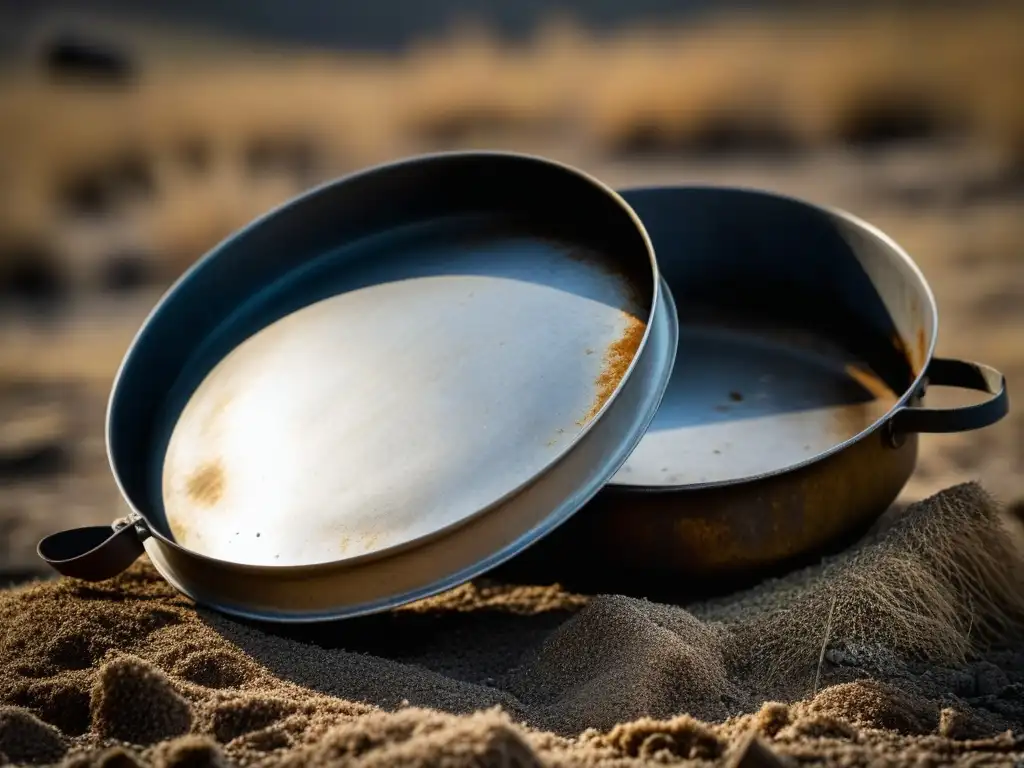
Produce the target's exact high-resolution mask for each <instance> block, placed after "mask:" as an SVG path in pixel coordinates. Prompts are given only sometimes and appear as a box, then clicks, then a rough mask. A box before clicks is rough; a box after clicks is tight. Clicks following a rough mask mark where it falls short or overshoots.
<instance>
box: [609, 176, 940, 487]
mask: <svg viewBox="0 0 1024 768" xmlns="http://www.w3.org/2000/svg"><path fill="white" fill-rule="evenodd" d="M626 194H627V196H628V198H627V199H628V200H629V201H630V203H631V204H632V205H633V206H634V207H635V209H636V210H637V211H638V213H640V215H641V218H643V220H644V221H645V223H646V224H647V226H649V227H650V230H651V232H653V233H656V238H657V240H656V251H657V253H658V257H659V264H660V266H661V269H662V273H663V275H664V277H665V280H666V282H668V283H669V285H670V286H671V287H672V291H673V294H674V295H675V296H676V299H677V303H678V306H679V307H680V334H681V336H680V345H681V349H683V350H684V351H685V352H684V354H683V355H681V357H680V359H679V362H678V364H677V365H676V368H675V371H674V372H673V375H672V381H671V383H670V385H669V390H668V392H667V393H666V397H665V400H664V401H663V402H662V405H661V407H660V409H659V411H658V415H657V417H656V418H655V421H654V423H653V424H652V425H651V428H650V429H649V430H648V432H647V435H645V437H644V439H643V440H642V441H641V443H640V445H639V446H638V448H637V450H636V451H634V452H633V454H632V455H631V456H630V458H629V461H627V462H626V464H625V466H623V467H622V469H621V470H620V472H619V473H618V474H617V475H616V476H615V477H614V478H613V480H612V484H613V485H623V486H631V487H656V488H672V487H678V488H681V487H692V486H695V485H704V484H715V483H728V482H738V481H744V480H750V479H754V478H758V477H762V476H765V475H769V474H773V473H776V472H782V471H786V470H789V469H792V468H794V467H796V466H799V465H801V464H804V463H808V462H812V461H815V460H817V459H819V458H821V457H822V456H824V455H826V454H828V453H829V452H831V451H833V450H836V449H837V448H839V447H840V446H842V445H844V444H846V443H847V442H849V441H851V440H853V439H855V438H857V437H858V436H859V435H860V434H861V433H863V432H864V431H865V430H868V429H870V428H871V427H873V426H875V425H877V424H879V423H880V422H881V420H882V419H884V417H885V416H886V415H887V414H889V413H890V412H891V411H892V410H893V409H894V408H895V407H896V406H897V404H898V403H900V402H901V401H902V400H903V399H905V398H906V397H909V395H910V392H911V388H912V385H913V384H914V381H915V380H916V379H917V377H918V376H919V375H920V374H921V373H922V372H923V370H924V365H925V362H926V360H927V359H928V357H929V356H930V352H931V347H932V345H933V343H934V336H935V312H934V306H933V302H932V300H931V296H930V294H929V292H928V290H927V288H926V287H925V285H924V283H923V281H922V280H921V278H920V275H919V274H918V273H917V271H916V269H915V268H913V267H912V266H911V265H909V264H907V263H906V262H905V261H904V260H902V259H900V258H894V257H893V256H894V253H895V252H892V253H886V249H885V245H884V241H882V240H879V239H869V238H866V237H865V234H864V232H863V230H862V225H860V224H859V223H854V222H851V221H849V220H847V219H845V218H844V217H842V216H830V215H828V214H826V213H824V212H821V211H819V210H818V209H816V208H813V207H811V206H808V205H806V204H803V203H800V202H798V201H794V200H789V199H787V198H783V197H777V196H774V195H770V194H767V193H756V192H747V191H742V190H721V189H706V188H705V189H693V190H661V189H654V190H637V191H631V192H627V193H626ZM681 211H685V212H686V213H685V215H680V212H681ZM654 236H655V235H652V237H654Z"/></svg>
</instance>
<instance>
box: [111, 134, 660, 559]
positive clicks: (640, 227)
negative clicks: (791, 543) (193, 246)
mask: <svg viewBox="0 0 1024 768" xmlns="http://www.w3.org/2000/svg"><path fill="white" fill-rule="evenodd" d="M458 158H462V159H467V158H477V159H489V158H490V159H499V158H505V159H508V160H521V161H527V162H531V163H534V164H537V165H539V166H547V167H548V168H554V169H558V170H560V171H562V172H566V173H569V174H571V175H573V176H575V177H577V178H578V179H580V180H582V181H583V182H584V183H586V184H588V185H589V186H591V187H592V188H594V189H596V190H597V191H598V192H599V193H601V194H602V195H604V196H605V197H606V198H607V199H609V200H611V202H613V203H614V204H615V205H616V206H617V208H618V209H619V210H620V211H622V212H623V213H625V214H626V216H627V218H628V219H629V221H630V223H631V224H632V225H633V228H634V230H635V231H636V233H637V234H639V235H640V237H641V242H642V244H643V248H644V250H645V251H646V256H647V261H648V268H649V272H648V274H649V276H650V278H651V280H652V286H651V300H650V302H649V304H648V311H647V317H646V318H645V328H644V333H643V336H642V338H641V340H640V343H639V345H638V346H637V350H636V352H635V353H634V355H633V359H632V360H631V361H630V363H629V365H628V366H627V368H626V370H625V372H624V373H623V375H622V378H621V379H620V380H619V382H618V383H617V385H616V387H615V389H614V390H613V391H612V393H611V394H610V395H609V396H608V398H607V399H606V400H605V401H604V403H602V405H601V407H600V408H599V409H598V410H597V412H596V413H594V415H593V416H592V418H591V419H590V420H589V421H588V423H587V424H586V425H584V427H583V428H582V429H581V430H580V432H579V433H578V434H577V435H576V436H575V437H574V439H573V441H572V443H570V446H569V448H567V450H566V451H564V452H563V453H562V455H561V456H559V457H558V458H556V459H555V460H553V461H552V462H551V463H549V464H548V465H547V466H545V467H544V468H543V469H541V470H540V471H539V472H538V473H536V474H535V475H533V476H531V477H529V478H527V479H526V480H525V481H523V482H522V483H520V484H519V485H518V486H516V487H515V488H512V489H510V490H509V491H507V492H506V493H504V494H503V495H502V496H501V497H500V498H496V499H494V500H492V501H491V502H490V503H488V504H487V505H486V506H483V507H481V508H479V509H477V510H475V511H474V512H473V513H472V514H470V515H468V516H466V517H464V518H462V519H460V520H457V521H455V522H453V523H450V524H449V525H447V526H445V527H443V528H440V529H437V530H435V531H432V532H430V533H428V534H425V535H423V536H420V537H418V538H415V539H413V540H410V541H406V542H402V543H400V544H396V545H393V546H391V547H386V548H384V549H380V550H376V551H373V552H368V553H364V554H361V555H356V556H353V557H348V558H336V559H333V560H324V561H318V562H312V563H302V564H300V565H272V564H265V565H257V564H251V563H240V562H236V561H233V560H225V559H223V558H217V557H212V556H209V555H204V554H201V553H198V552H195V551H194V550H192V549H189V548H187V547H184V546H183V545H181V544H179V543H178V542H176V541H174V540H173V539H172V538H170V537H169V536H167V535H166V534H165V533H164V532H163V531H162V530H160V527H159V526H157V525H155V524H154V523H153V521H152V520H151V519H150V516H149V515H147V514H146V513H145V512H143V511H142V510H140V509H139V508H138V506H137V505H136V503H135V501H134V500H133V499H132V498H131V497H130V496H129V494H128V493H127V491H126V489H125V486H124V481H123V478H122V473H121V472H120V471H119V469H118V464H119V462H118V461H117V459H116V457H115V455H114V450H113V449H112V425H113V420H114V415H115V409H116V402H117V400H118V399H119V397H120V396H121V393H122V391H123V387H124V381H125V376H126V369H127V368H128V366H129V365H130V362H131V360H132V358H133V357H134V356H135V354H136V350H137V349H138V348H139V347H140V345H141V342H142V339H143V336H144V335H145V334H146V332H147V329H149V328H150V327H151V325H152V324H153V323H154V322H155V321H156V318H157V317H158V315H160V314H161V313H162V311H163V310H164V308H165V306H166V305H167V304H168V303H169V302H170V301H171V300H172V298H174V297H176V296H179V295H180V294H181V293H182V292H183V291H185V290H187V288H186V285H187V284H188V283H189V282H190V281H191V280H192V279H193V278H194V276H195V275H196V273H197V272H199V271H200V270H202V269H204V267H205V265H207V264H209V263H210V262H211V261H212V260H213V259H215V258H216V257H217V255H218V254H219V253H220V252H221V251H222V250H223V249H225V248H226V247H228V246H229V245H230V244H231V243H232V242H234V241H235V240H236V239H238V238H240V237H242V236H243V235H244V234H245V233H248V232H250V231H252V230H254V229H256V228H258V227H260V226H262V225H264V224H265V223H266V222H267V221H269V220H271V219H273V218H275V217H277V216H280V215H284V214H286V213H287V212H289V211H290V210H292V209H293V208H294V207H295V206H298V205H301V204H303V203H305V202H307V201H308V200H310V199H312V198H314V197H316V196H318V195H321V194H325V193H327V192H329V191H330V190H332V189H334V188H336V187H339V186H342V185H347V184H349V183H351V182H355V181H358V180H361V179H365V178H368V177H372V176H374V175H377V174H383V173H388V172H391V171H394V170H395V169H397V168H400V167H407V166H410V165H415V164H428V163H435V162H442V161H444V160H450V159H458ZM661 290H662V278H661V274H660V271H659V269H658V263H657V258H656V255H655V251H654V245H653V243H652V241H651V238H650V236H649V234H648V232H647V229H646V227H645V226H644V224H643V221H642V220H641V219H640V217H639V215H638V214H637V213H636V212H635V211H634V210H633V208H632V206H630V205H629V204H628V203H627V202H626V200H625V199H624V198H623V197H622V195H621V194H619V192H618V191H617V190H616V189H614V188H613V187H612V186H610V185H609V184H607V183H605V182H603V181H601V180H600V179H599V178H597V177H596V176H594V175H592V174H590V173H588V172H586V171H584V170H582V169H580V168H578V167H576V166H574V165H571V164H568V163H565V162H562V161H559V160H554V159H551V158H548V157H544V156H541V155H537V154H532V153H524V152H514V151H506V150H465V151H463V150H451V151H441V152H431V153H423V154H413V155H408V156H405V157H400V158H397V159H393V160H390V161H386V162H382V163H378V164H375V165H371V166H367V167H365V168H360V169H357V170H355V171H353V172H351V173H348V174H343V175H341V176H337V177H334V178H332V179H328V180H326V181H324V182H322V183H320V184H317V185H314V186H312V187H310V188H309V189H307V190H304V191H303V192H300V193H299V194H297V195H295V196H293V197H291V198H289V199H287V200H285V201H283V202H282V203H280V204H278V205H276V206H274V207H273V208H271V209H269V210H267V211H266V212H264V213H263V214H261V215H259V216H257V217H255V218H254V219H252V220H250V221H249V222H248V223H247V224H245V225H244V226H242V227H240V228H238V229H236V230H234V231H232V232H231V233H230V234H228V235H227V236H226V237H224V238H222V239H221V240H220V241H219V242H217V243H216V244H214V245H213V246H212V247H211V248H209V249H208V250H207V251H206V252H205V253H203V254H202V255H201V256H200V257H198V258H197V259H196V260H195V261H194V262H193V263H192V264H191V265H190V266H189V267H188V268H187V269H186V270H185V271H184V272H183V273H182V274H181V275H180V276H179V277H178V278H177V279H176V280H175V281H174V282H173V283H172V284H171V285H170V286H169V287H168V288H167V289H166V290H165V291H164V292H163V293H162V294H161V295H160V297H159V298H158V299H157V301H156V303H155V304H154V306H153V307H152V308H151V310H150V311H149V313H148V314H147V315H146V317H145V319H144V320H143V321H142V323H141V324H140V326H139V328H138V330H137V331H136V333H135V335H134V336H133V338H132V341H131V342H130V343H129V345H128V347H127V349H126V351H125V353H124V356H123V357H122V359H121V362H120V364H119V365H118V368H117V372H116V374H115V376H114V379H113V382H112V384H111V388H110V394H109V396H108V399H107V408H106V415H105V424H104V440H105V444H106V452H107V463H108V465H109V467H110V470H111V474H112V475H113V477H114V482H115V484H116V486H117V488H118V491H119V492H120V494H121V497H122V498H123V499H124V501H125V503H126V504H127V506H128V508H129V510H130V511H131V513H133V514H134V515H136V516H137V517H138V520H137V522H138V523H139V524H141V525H143V526H144V528H145V535H146V536H147V537H152V538H154V539H156V540H158V541H159V542H160V544H161V545H163V546H168V547H171V548H173V549H174V550H176V551H179V552H181V553H184V554H186V555H187V556H189V557H191V558H195V559H197V560H200V561H205V562H208V563H210V564H212V565H216V566H222V567H223V566H226V567H230V568H233V569H238V570H242V571H250V572H259V573H267V572H272V573H280V574H282V575H288V576H290V575H297V574H301V573H302V572H304V571H312V570H321V569H324V568H345V567H348V566H350V565H351V566H356V565H361V564H363V563H367V562H370V561H374V560H382V559H387V558H390V557H393V556H395V555H397V554H400V553H401V552H403V551H407V550H409V549H413V548H416V547H418V546H421V545H423V544H426V543H428V542H430V541H433V540H435V539H438V538H441V537H444V536H445V535H448V534H450V533H451V532H452V531H453V530H454V529H457V528H459V527H461V526H462V525H465V524H466V523H468V522H470V521H472V520H475V519H478V518H479V517H481V516H482V515H486V514H488V513H490V512H491V511H493V510H494V509H495V508H496V507H498V506H500V505H501V504H503V503H505V502H506V501H508V500H509V499H511V498H514V497H515V496H517V495H519V494H520V493H522V492H523V491H524V490H525V489H526V488H528V487H529V486H530V485H532V484H533V483H535V482H536V481H537V480H538V479H539V478H541V477H544V476H546V475H548V474H550V473H551V472H553V471H554V470H555V469H556V468H557V467H559V466H560V465H561V464H562V463H563V462H564V461H565V460H566V459H567V458H568V457H569V456H571V455H572V454H573V453H574V452H575V450H576V448H577V447H578V445H579V443H580V442H581V441H582V440H583V438H584V437H586V436H587V435H588V434H589V433H590V431H591V430H592V429H593V428H594V427H595V425H596V424H597V423H598V422H599V421H600V420H601V419H602V418H603V416H604V415H605V414H606V413H607V412H608V410H609V409H610V408H612V407H613V405H614V404H615V402H616V401H617V400H618V399H619V395H620V393H621V392H622V390H623V388H624V387H625V385H626V383H627V382H628V381H629V380H630V379H631V378H632V375H633V372H634V371H635V370H636V368H637V366H638V364H639V361H640V359H641V357H643V356H644V354H645V353H646V351H647V350H648V347H649V346H650V345H649V340H650V337H651V334H652V327H653V325H654V324H653V322H652V321H653V319H654V318H655V316H656V314H657V313H658V311H659V310H660V309H661V304H662V303H664V301H663V299H662V296H661ZM668 373H669V375H670V374H671V366H669V370H668ZM666 385H667V377H666ZM659 402H660V401H659ZM644 431H645V432H646V429H645V430H644ZM642 434H643V433H641V436H640V437H642ZM637 442H639V439H638V440H637ZM634 447H635V446H634ZM627 457H628V454H627ZM617 470H618V467H616V468H615V469H614V470H612V471H611V473H610V474H608V475H607V477H606V478H605V481H604V483H602V485H605V484H607V479H608V478H610V477H612V476H613V475H614V474H615V471H617ZM147 506H148V505H147ZM581 506H583V505H582V504H578V505H576V510H577V511H578V509H579V508H580V507H581ZM569 516H571V515H569ZM567 517H568V516H567Z"/></svg>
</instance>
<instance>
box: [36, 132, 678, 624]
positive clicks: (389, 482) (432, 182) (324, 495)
mask: <svg viewBox="0 0 1024 768" xmlns="http://www.w3.org/2000/svg"><path fill="white" fill-rule="evenodd" d="M671 301H672V300H671V297H670V296H669V294H668V293H667V292H663V290H662V288H661V286H660V278H659V276H658V271H657V267H656V264H655V261H654V256H653V252H652V250H651V246H650V242H649V240H648V238H647V235H646V233H645V231H644V229H643V226H642V224H641V223H640V221H639V220H638V219H637V217H636V216H635V214H634V213H633V212H632V211H631V210H630V208H629V207H628V206H627V205H626V204H625V203H623V201H622V199H621V198H620V197H619V196H618V195H617V194H616V193H615V192H613V191H612V190H610V189H608V188H607V187H605V186H603V185H602V184H600V183H599V182H597V181H595V180H594V179H592V178H590V177H588V176H586V175H584V174H582V173H580V172H579V171H576V170H574V169H571V168H569V167H566V166H563V165H559V164H556V163H553V162H549V161H546V160H542V159H539V158H533V157H528V156H523V155H514V154H507V153H490V152H480V153H452V154H441V155H430V156H424V157H418V158H413V159H411V160H407V161H403V162H399V163H395V164H391V165H386V166H382V167H378V168H374V169H370V170H367V171H364V172H361V173H358V174H356V175H353V176H350V177H348V178H345V179H342V180H340V181H337V182H334V183H330V184H327V185H325V186H322V187H320V188H317V189H315V190H313V191H311V192H309V193H307V194H305V195H303V196H301V197H299V198H297V199H295V200H293V201H292V202H290V203H288V204H286V205H284V206H283V207H281V208H279V209H277V210H275V211H273V212H272V213H270V214H268V215H267V216H265V217H263V218H261V219H259V220H258V221H256V222H255V223H253V224H252V225H251V226H249V227H248V228H246V229H244V230H242V231H241V232H240V233H238V234H237V235H235V236H234V237H232V238H230V239H229V240H227V241H226V242H224V243H222V244H221V245H220V246H218V247H217V248H216V249H215V250H214V251H212V252H211V253H210V254H208V255H207V256H206V257H204V258H203V259H202V260H201V261H200V262H199V263H198V264H197V265H196V266H195V267H193V268H192V269H191V270H189V272H188V273H186V274H185V275H184V276H183V277H182V279H181V280H179V281H178V283H177V284H176V285H175V286H174V287H173V288H171V290H170V291H169V292H168V293H167V294H166V295H165V296H164V298H163V299H162V300H161V301H160V303H159V304H158V306H157V307H156V309H155V310H154V312H153V313H152V315H151V316H150V317H149V318H148V319H147V321H146V323H145V324H144V325H143V327H142V329H141V330H140V332H139V334H138V336H137V338H136V339H135V341H134V342H133V344H132V346H131V348H130V349H129V351H128V354H127V356H126V358H125V360H124V362H123V364H122V367H121V370H120V373H119V375H118V377H117V380H116V382H115V384H114V388H113V392H112V394H111V398H110V405H109V411H108V418H107V442H108V450H109V455H110V463H111V467H112V469H113V472H114V476H115V478H116V480H117V482H118V483H119V485H120V487H121V490H122V492H123V494H124V496H125V498H126V500H127V501H128V502H129V504H130V506H131V508H132V509H133V512H132V514H131V515H129V516H128V517H127V518H126V519H125V520H123V521H120V522H118V523H115V526H114V529H113V531H112V530H111V528H108V527H105V526H101V527H96V528H86V529H77V530H72V531H65V532H63V533H59V534H55V535H54V536H51V537H49V538H47V539H44V540H43V541H42V542H41V543H40V547H39V552H40V555H41V556H42V557H43V558H44V559H46V560H47V561H48V562H50V563H51V564H52V565H53V566H54V567H55V568H56V569H57V570H59V571H60V572H62V573H65V574H68V575H72V576H77V577H81V578H85V579H93V580H95V579H102V578H106V577H110V576H113V575H115V574H116V573H118V572H120V571H121V570H123V569H124V568H126V567H127V566H128V565H129V564H130V563H131V562H132V561H133V560H135V559H136V558H137V557H138V556H139V554H141V553H142V551H143V547H145V551H146V552H147V553H148V554H149V557H150V559H151V560H152V561H153V563H154V565H155V566H156V567H157V569H159V571H160V572H161V573H162V574H163V576H164V577H165V578H166V579H167V580H168V581H169V582H170V583H172V584H173V585H174V586H176V587H177V588H178V589H180V590H181V591H182V592H184V593H186V594H188V595H190V596H192V597H193V598H195V599H196V600H197V601H199V602H201V603H205V604H208V605H210V606H213V607H216V608H219V609H221V610H223V611H225V612H227V613H231V614H236V615H240V616H249V617H253V618H259V619H267V620H275V621H313V620H321V619H329V618H337V617H344V616H352V615H356V614H363V613H368V612H372V611H377V610H382V609H385V608H388V607H391V606H395V605H397V604H400V603H404V602H407V601H410V600H414V599H417V598H420V597H423V596H426V595H429V594H432V593H436V592H438V591H441V590H443V589H446V588H448V587H451V586H453V585H455V584H457V583H460V582H462V581H465V580H467V579H470V578H472V577H473V576H475V575H477V574H479V573H481V572H483V571H485V570H487V569H489V568H491V567H493V566H494V565H496V564H498V563H500V562H502V561H503V560H505V559H507V558H509V557H511V556H512V555H514V554H515V553H516V552H518V551H520V550H522V549H523V548H525V547H527V546H528V545H529V544H530V543H532V542H533V541H535V540H536V539H538V538H540V537H541V536H543V535H545V534H547V533H548V532H549V531H551V530H552V529H553V528H554V527H555V526H557V525H559V524H560V523H561V522H563V521H564V520H565V519H566V518H568V517H569V515H571V514H572V513H573V512H574V511H575V510H576V509H578V508H579V507H580V506H581V505H582V504H584V503H585V502H586V501H587V500H588V499H589V498H590V497H591V496H593V494H594V493H596V492H597V491H598V490H599V489H600V487H601V486H602V485H603V484H604V483H605V482H606V481H607V480H608V478H609V477H611V475H612V474H613V473H614V472H615V470H616V469H618V467H619V466H621V464H622V462H623V461H624V460H625V458H626V457H627V456H628V455H629V453H630V451H631V450H632V449H633V448H634V447H635V446H636V444H637V442H638V441H639V440H640V438H641V437H642V435H643V433H644V430H645V429H646V427H647V425H648V424H649V423H650V420H651V419H652V418H653V416H654V414H655V412H656V410H657V406H658V403H659V402H660V400H661V397H662V395H663V393H664V391H665V387H666V385H667V382H668V379H669V375H670V372H671V368H672V362H673V359H674V356H675V348H676V313H675V310H674V308H673V306H672V303H671Z"/></svg>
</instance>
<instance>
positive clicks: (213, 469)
mask: <svg viewBox="0 0 1024 768" xmlns="http://www.w3.org/2000/svg"><path fill="white" fill-rule="evenodd" d="M187 491H188V496H189V498H190V499H192V501H194V502H196V503H197V504H199V505H201V506H204V507H212V506H214V505H215V504H216V503H217V502H218V501H220V500H221V497H222V496H223V495H224V467H223V466H221V463H220V461H219V460H217V461H211V462H208V463H206V464H203V465H202V466H201V467H199V469H197V470H196V471H195V472H193V473H192V476H191V477H189V479H188V484H187Z"/></svg>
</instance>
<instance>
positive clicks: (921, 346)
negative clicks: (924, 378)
mask: <svg viewBox="0 0 1024 768" xmlns="http://www.w3.org/2000/svg"><path fill="white" fill-rule="evenodd" d="M916 351H917V362H916V365H915V366H914V372H915V373H917V372H918V371H920V370H921V369H922V368H924V363H925V360H926V359H927V356H928V340H927V339H926V338H925V335H924V327H923V326H920V325H919V326H918V327H917V348H916Z"/></svg>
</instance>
